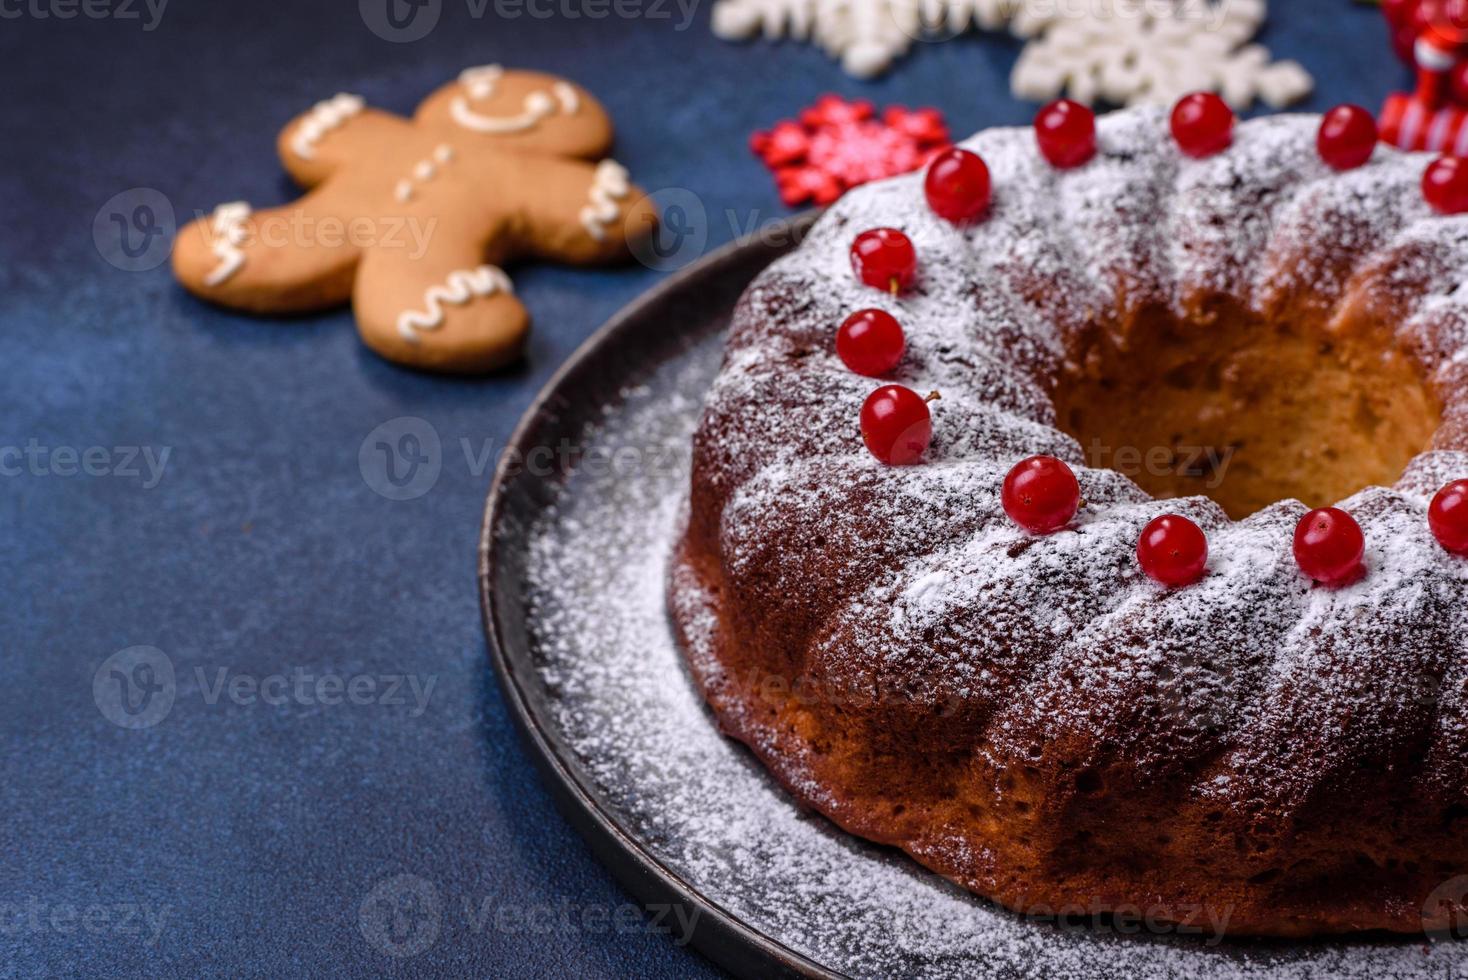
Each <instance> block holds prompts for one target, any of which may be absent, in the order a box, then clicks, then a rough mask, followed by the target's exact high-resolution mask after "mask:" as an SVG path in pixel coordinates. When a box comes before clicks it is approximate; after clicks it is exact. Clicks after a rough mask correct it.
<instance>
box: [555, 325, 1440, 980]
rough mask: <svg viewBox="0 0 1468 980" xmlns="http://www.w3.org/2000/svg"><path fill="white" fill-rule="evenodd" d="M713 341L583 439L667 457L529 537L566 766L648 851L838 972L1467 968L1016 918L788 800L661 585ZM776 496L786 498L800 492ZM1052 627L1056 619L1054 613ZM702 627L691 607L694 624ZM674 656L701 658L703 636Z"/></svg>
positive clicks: (1144, 977)
mask: <svg viewBox="0 0 1468 980" xmlns="http://www.w3.org/2000/svg"><path fill="white" fill-rule="evenodd" d="M720 346H721V341H720V340H719V339H718V338H714V340H713V342H712V343H709V342H706V343H705V344H704V345H703V346H702V347H701V348H700V349H699V350H698V351H696V352H695V353H694V354H693V355H692V356H691V357H690V358H688V359H687V360H685V361H678V362H674V363H672V364H669V365H668V366H667V367H665V368H664V369H663V370H662V371H661V372H660V374H659V376H658V377H657V378H655V379H654V380H653V383H652V384H651V385H649V386H648V387H640V388H638V389H637V390H635V391H632V392H629V393H628V397H627V399H626V403H625V404H624V405H619V406H617V407H615V408H614V409H613V410H611V411H609V412H608V414H607V416H606V417H605V419H604V420H603V421H602V422H600V423H599V424H597V425H596V426H594V427H593V428H592V429H590V430H589V431H588V432H587V433H586V435H585V437H584V439H583V440H582V444H583V445H584V446H585V447H586V449H587V450H588V451H593V450H602V451H605V452H607V453H611V452H614V451H615V450H617V449H622V448H627V447H631V448H634V449H638V450H644V451H645V450H656V453H655V455H659V456H663V455H664V454H666V456H665V458H666V459H668V460H676V461H677V462H676V464H675V465H668V466H658V467H653V468H648V469H643V470H639V471H636V472H634V473H630V474H629V473H627V472H618V473H614V472H611V471H602V472H596V471H593V470H590V469H588V470H586V471H583V472H579V473H577V474H575V475H573V476H572V477H571V479H570V480H569V481H568V484H567V485H566V486H565V487H564V488H563V489H562V490H561V491H560V493H559V494H558V497H557V502H556V503H554V504H553V505H552V506H550V507H549V509H548V510H546V511H545V512H544V515H543V517H542V518H541V520H540V521H539V522H538V523H537V525H536V526H535V528H534V529H533V531H532V533H531V535H530V551H529V555H528V561H527V573H526V574H527V580H526V589H527V593H528V595H529V600H530V605H531V607H532V613H531V634H532V635H531V644H532V650H533V653H534V657H535V662H536V664H537V666H538V669H539V674H540V680H541V682H542V684H543V687H544V688H545V690H546V692H547V694H548V699H549V704H550V706H551V711H552V719H551V721H552V723H553V724H554V726H555V727H556V728H557V729H558V730H559V731H560V733H561V734H562V736H563V737H564V738H565V739H566V741H567V743H568V744H569V745H570V746H571V747H572V749H573V751H574V754H575V757H574V759H572V760H571V762H572V764H573V767H574V768H575V769H576V771H577V772H578V773H579V777H580V778H582V779H584V780H585V782H586V784H587V785H588V786H589V787H591V788H592V789H593V791H594V792H595V793H597V794H598V795H599V796H600V798H602V799H603V800H606V801H608V805H609V806H610V807H611V815H612V817H613V818H614V819H615V820H616V821H617V822H618V824H619V825H620V826H622V827H623V828H624V829H625V830H627V831H628V832H629V833H630V834H632V835H633V836H634V837H635V838H636V839H637V840H638V841H639V842H640V846H642V847H643V848H644V849H645V850H646V851H647V852H648V853H649V854H650V855H651V856H652V857H654V858H655V859H657V860H659V861H661V862H662V863H664V864H665V865H667V866H668V867H670V868H671V869H672V870H673V871H675V872H676V873H678V874H679V875H680V876H682V877H683V879H684V880H685V881H687V882H688V883H689V884H690V885H691V886H692V887H693V888H694V889H695V890H697V891H698V892H699V893H700V894H701V895H703V896H704V897H706V898H707V899H709V900H710V901H712V902H715V903H717V904H718V905H720V906H721V907H723V908H725V909H727V910H729V911H730V912H731V913H732V914H734V915H736V916H737V917H739V918H740V919H741V920H742V921H744V922H746V923H747V924H749V925H750V926H751V927H753V928H755V929H757V930H759V931H761V932H762V933H764V934H765V935H767V936H769V937H771V938H773V939H774V940H776V941H778V942H781V943H783V944H785V945H787V946H789V947H790V948H792V949H794V950H796V951H797V952H799V953H802V954H804V955H806V956H809V957H811V958H812V959H814V960H815V961H817V962H819V963H821V964H823V965H824V966H826V967H828V968H830V969H833V970H836V971H839V972H842V973H844V974H846V975H849V976H854V977H890V976H910V977H924V978H950V977H952V978H959V977H975V976H994V977H1013V978H1033V980H1050V978H1055V977H1086V978H1088V980H1089V978H1098V980H1174V978H1177V977H1181V976H1187V977H1197V978H1200V980H1235V978H1246V977H1248V978H1265V977H1269V978H1280V980H1294V978H1299V980H1306V978H1310V980H1315V978H1320V980H1324V978H1327V977H1329V978H1332V980H1381V978H1398V980H1405V978H1417V977H1420V978H1423V980H1427V978H1433V980H1442V978H1445V977H1454V976H1458V975H1461V971H1463V970H1468V956H1465V955H1462V953H1460V950H1462V949H1463V948H1464V947H1463V946H1462V944H1456V945H1455V944H1438V945H1435V946H1431V947H1429V946H1426V945H1424V944H1422V943H1385V944H1370V943H1335V944H1321V943H1316V944H1308V945H1286V944H1254V945H1249V946H1235V945H1233V944H1224V945H1223V946H1221V947H1214V946H1209V945H1206V943H1205V939H1203V938H1199V937H1172V938H1169V937H1159V938H1149V937H1148V936H1147V935H1145V934H1144V935H1142V936H1128V935H1120V934H1117V933H1114V932H1108V931H1094V930H1091V929H1078V928H1076V927H1074V926H1072V927H1070V928H1058V927H1056V926H1055V925H1053V924H1047V923H1043V922H1031V921H1027V920H1025V919H1023V918H1021V917H1019V916H1015V915H1013V914H1011V913H1008V912H1006V911H1004V910H1002V909H997V908H995V907H994V906H992V905H990V904H989V903H987V902H985V901H983V900H982V899H978V898H975V897H974V896H971V895H968V894H966V893H964V892H962V891H961V890H959V889H957V888H955V887H954V886H952V885H950V884H949V883H947V882H945V881H943V880H942V879H940V878H939V877H938V876H936V875H933V874H931V873H929V872H927V871H925V870H924V869H923V868H921V867H919V866H918V865H916V864H915V863H913V862H912V861H909V860H907V859H906V858H905V857H903V856H901V855H898V854H895V853H894V852H892V851H890V850H887V849H883V848H878V847H875V846H873V845H869V844H866V843H863V842H861V841H858V840H856V839H854V838H851V837H849V836H848V835H846V834H844V833H842V832H841V831H840V830H838V829H836V828H835V827H833V826H832V825H830V824H828V823H827V822H826V821H824V820H822V819H820V818H819V817H813V816H811V815H810V814H808V813H806V812H804V811H802V810H801V809H800V808H798V807H797V806H796V805H795V804H794V803H793V802H792V800H791V799H790V797H789V796H788V795H787V794H786V793H785V792H784V790H782V789H781V788H780V787H779V786H778V785H776V783H775V782H774V780H773V779H771V778H770V777H769V776H768V775H767V774H766V773H765V772H764V770H763V769H762V768H761V767H760V766H758V764H756V763H755V762H753V760H752V759H751V758H750V757H749V755H748V754H747V753H746V752H744V751H743V750H742V749H741V748H740V747H739V746H737V745H736V744H735V743H733V742H731V741H730V740H728V739H726V738H724V737H723V736H722V735H721V734H720V733H719V732H718V730H717V728H716V726H715V725H714V723H713V721H712V719H711V718H710V717H709V714H708V712H707V711H706V710H705V709H704V707H703V704H702V702H701V697H700V694H699V692H698V691H697V690H695V688H694V687H693V685H692V684H691V683H690V681H689V679H688V677H687V675H686V673H685V671H684V669H683V665H682V662H681V660H682V657H681V654H680V651H679V650H678V649H677V648H676V646H675V645H674V642H673V639H672V637H671V635H670V633H669V628H668V623H667V616H666V610H665V599H664V596H665V593H664V586H665V582H666V576H667V573H668V560H669V556H670V554H671V553H672V551H673V549H674V544H675V541H676V539H677V536H678V534H679V533H680V530H681V525H680V523H679V512H680V509H681V508H682V506H683V498H684V495H685V494H686V492H687V480H688V470H687V446H688V440H689V437H690V436H691V434H692V431H693V427H694V425H695V424H696V422H697V420H698V414H699V411H700V406H701V404H702V400H703V397H704V393H705V391H706V389H707V386H708V383H709V379H710V377H711V376H712V374H713V372H714V370H715V369H716V367H717V365H718V363H719V358H720V350H719V348H720ZM647 458H650V456H649V457H647ZM852 459H853V461H855V460H856V457H855V456H853V457H852ZM944 472H945V474H946V475H947V476H949V477H951V478H952V480H951V482H945V483H943V484H942V487H941V488H940V489H939V490H937V491H934V492H933V493H932V494H930V495H929V496H931V497H945V495H946V498H945V499H946V500H947V501H948V502H949V503H950V504H951V505H952V506H953V507H955V508H958V507H961V506H962V505H963V502H962V500H961V494H962V492H963V491H964V489H965V487H966V486H968V485H969V484H966V483H964V481H963V480H962V479H960V478H959V471H958V470H957V469H956V468H955V469H952V470H945V471H944ZM1437 477H1438V475H1437V474H1433V475H1430V476H1429V477H1427V478H1426V480H1425V482H1427V483H1433V482H1440V481H1438V479H1437ZM1118 479H1119V478H1118ZM821 486H822V488H825V487H826V486H827V484H821ZM821 492H826V491H825V490H824V489H822V490H819V491H812V494H818V493H821ZM987 492H991V493H992V489H991V490H989V491H987ZM790 496H791V498H793V502H800V500H801V499H802V498H803V497H804V494H802V493H797V492H793V491H792V492H791V494H790ZM914 503H915V501H914V500H908V501H907V502H906V504H905V505H904V506H912V505H914ZM1244 545H1245V542H1243V541H1240V542H1238V548H1237V550H1234V551H1233V554H1234V556H1235V560H1237V561H1238V562H1239V563H1247V562H1251V561H1253V560H1254V559H1256V558H1263V557H1266V553H1267V552H1270V551H1273V550H1274V546H1273V543H1272V542H1270V541H1267V540H1259V541H1255V542H1252V543H1251V544H1250V546H1249V547H1248V548H1247V549H1246V548H1245V547H1244ZM1006 560H1008V559H1006ZM1373 560H1374V559H1373ZM927 577H928V576H915V577H914V578H913V579H912V581H911V582H909V583H907V584H908V585H909V586H913V585H915V584H916V583H918V582H920V581H923V579H924V578H927ZM949 580H952V576H950V575H945V576H944V577H943V579H942V580H938V579H933V578H929V579H928V584H927V588H926V589H924V590H922V591H921V600H920V601H919V599H918V597H917V596H915V595H913V596H908V597H907V599H906V600H905V602H906V605H905V609H906V610H907V613H908V614H910V615H913V616H931V615H933V614H934V612H935V610H929V609H928V608H927V603H928V601H929V600H930V599H931V598H935V597H936V596H938V595H941V594H942V593H943V589H942V588H935V587H937V586H942V585H944V584H945V582H947V581H949ZM687 599H688V601H689V602H690V603H692V602H695V601H696V600H695V598H694V597H692V596H689V597H687ZM695 608H696V607H695ZM889 612H890V610H889ZM690 619H693V620H696V619H697V617H696V616H690ZM1051 623H1052V626H1053V628H1057V629H1059V630H1060V632H1061V633H1064V632H1065V631H1066V630H1067V628H1068V627H1067V626H1066V624H1065V621H1064V619H1063V618H1062V616H1061V614H1059V613H1056V614H1055V615H1054V616H1053V617H1052V619H1051ZM713 628H714V623H713V618H712V616H711V615H707V616H705V619H704V628H703V631H697V630H695V634H696V635H702V636H704V637H708V636H710V635H711V634H712V631H713ZM687 653H688V655H689V657H690V658H692V659H694V660H696V661H701V662H703V663H705V664H707V663H709V662H710V656H709V653H710V652H709V651H708V650H707V649H700V648H697V647H695V648H694V649H692V650H689V651H687ZM1455 971H1457V972H1455Z"/></svg>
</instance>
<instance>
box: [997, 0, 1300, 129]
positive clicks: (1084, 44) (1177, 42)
mask: <svg viewBox="0 0 1468 980" xmlns="http://www.w3.org/2000/svg"><path fill="white" fill-rule="evenodd" d="M1062 6H1063V5H1049V4H1047V5H1045V8H1046V9H1048V11H1049V15H1048V16H1040V15H1038V13H1037V12H1039V11H1041V9H1042V8H1041V7H1040V5H1037V4H1027V5H1026V6H1025V7H1024V8H1023V9H1022V11H1021V12H1020V14H1019V15H1017V16H1016V18H1015V20H1014V23H1013V24H1012V25H1011V26H1012V28H1013V30H1014V31H1015V32H1016V33H1017V34H1019V35H1020V36H1021V37H1029V38H1032V40H1031V42H1030V44H1029V45H1027V46H1026V48H1025V50H1024V52H1023V53H1022V54H1021V55H1020V58H1019V61H1018V63H1016V64H1015V66H1014V73H1013V75H1011V77H1010V87H1011V89H1012V90H1013V92H1014V94H1015V95H1016V96H1018V97H1019V98H1022V99H1029V100H1032V101H1036V102H1045V101H1048V100H1050V99H1053V98H1056V97H1057V96H1060V95H1067V96H1069V97H1070V98H1072V99H1075V100H1076V101H1077V102H1085V103H1087V104H1090V103H1093V102H1096V101H1099V100H1104V101H1107V102H1111V103H1115V104H1117V105H1134V104H1136V103H1141V102H1150V103H1158V104H1163V105H1168V104H1171V103H1173V102H1175V101H1176V100H1177V99H1178V98H1180V97H1182V96H1183V95H1186V94H1187V93H1189V92H1196V91H1199V90H1206V91H1213V92H1218V93H1220V94H1221V95H1222V96H1223V98H1224V99H1225V100H1226V101H1227V102H1228V103H1229V104H1230V105H1232V106H1234V107H1235V108H1237V109H1245V108H1248V107H1249V106H1250V105H1251V104H1253V102H1254V100H1255V98H1261V99H1263V100H1264V101H1265V102H1266V103H1268V104H1269V105H1271V106H1273V107H1275V108H1280V107H1283V106H1285V105H1288V104H1290V103H1291V102H1295V101H1298V100H1299V99H1302V98H1304V97H1305V96H1306V95H1309V94H1310V91H1311V89H1312V87H1313V85H1314V82H1313V80H1312V79H1311V78H1310V76H1309V74H1307V73H1306V71H1305V69H1303V68H1302V67H1300V65H1299V64H1297V63H1296V62H1293V61H1281V62H1271V60H1270V55H1269V52H1268V51H1267V50H1266V49H1264V48H1263V47H1260V46H1259V45H1257V44H1247V43H1246V42H1248V41H1249V40H1250V39H1251V38H1253V36H1254V35H1255V34H1256V33H1258V30H1259V28H1260V26H1261V25H1262V24H1263V22H1264V16H1265V5H1264V0H1217V2H1214V0H1190V2H1181V3H1177V4H1174V5H1172V6H1171V7H1170V8H1169V7H1166V6H1162V7H1159V5H1158V4H1157V3H1156V2H1154V0H1129V2H1128V0H1114V2H1109V3H1108V2H1105V0H1090V5H1089V6H1088V7H1086V8H1084V9H1085V12H1084V13H1080V12H1077V11H1076V10H1074V9H1069V10H1065V11H1063V12H1062V11H1061V10H1060V7H1062Z"/></svg>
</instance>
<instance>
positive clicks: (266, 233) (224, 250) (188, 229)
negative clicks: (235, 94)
mask: <svg viewBox="0 0 1468 980" xmlns="http://www.w3.org/2000/svg"><path fill="white" fill-rule="evenodd" d="M339 196H340V192H336V191H333V190H332V188H331V186H330V185H326V186H323V187H321V188H318V189H317V190H315V191H312V192H311V193H310V194H307V195H306V196H305V197H303V198H301V199H300V200H299V201H296V202H295V203H294V204H290V205H286V206H285V207H279V208H271V209H269V210H265V211H254V210H252V209H251V208H250V207H249V205H248V204H246V203H245V202H243V201H236V202H233V203H230V204H221V205H220V206H219V207H217V208H215V209H214V210H213V212H211V213H210V214H207V215H204V216H202V217H200V218H197V219H195V220H194V221H192V222H190V223H189V224H188V225H186V226H184V227H183V228H182V229H180V230H179V233H178V236H177V237H176V238H175V239H174V243H173V272H174V275H175V276H176V277H177V278H178V281H179V282H180V283H181V284H182V285H183V287H184V288H185V289H187V290H188V291H189V292H191V293H193V294H194V295H195V296H198V297H200V298H201V299H206V300H209V301H210V302H214V303H219V304H221V305H223V306H229V307H233V308H235V309H240V310H249V311H251V312H255V313H303V312H307V311H310V310H320V309H326V308H328V307H332V306H337V305H340V304H342V303H344V302H346V301H347V299H348V298H349V297H350V296H351V291H352V275H353V272H354V271H355V269H356V267H357V262H358V260H359V259H360V257H361V249H360V248H359V247H358V246H357V245H356V244H354V243H353V242H352V240H351V235H350V234H349V233H348V232H349V231H350V226H349V225H347V224H346V223H345V222H344V220H343V219H342V218H341V217H340V215H341V214H343V213H349V212H344V211H343V205H344V203H345V202H341V203H338V202H337V200H336V198H338V197H339Z"/></svg>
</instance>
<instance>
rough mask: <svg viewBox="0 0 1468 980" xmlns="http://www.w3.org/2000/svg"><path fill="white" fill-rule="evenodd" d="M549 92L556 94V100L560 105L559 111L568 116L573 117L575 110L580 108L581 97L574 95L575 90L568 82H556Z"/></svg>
mask: <svg viewBox="0 0 1468 980" xmlns="http://www.w3.org/2000/svg"><path fill="white" fill-rule="evenodd" d="M551 91H552V92H554V93H555V94H556V99H557V101H559V102H560V103H561V111H562V112H564V113H565V114H566V115H568V116H574V115H575V114H576V110H577V109H580V108H581V96H579V95H577V94H576V89H575V87H574V86H573V85H571V84H570V83H569V82H556V83H555V84H554V85H552V86H551Z"/></svg>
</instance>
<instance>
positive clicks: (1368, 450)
mask: <svg viewBox="0 0 1468 980" xmlns="http://www.w3.org/2000/svg"><path fill="white" fill-rule="evenodd" d="M1102 334H1103V331H1100V330H1097V331H1093V332H1092V334H1091V339H1090V341H1089V343H1088V345H1087V346H1086V347H1085V348H1083V349H1082V350H1080V351H1079V352H1077V354H1076V357H1075V360H1074V362H1073V363H1072V365H1071V366H1070V368H1069V369H1068V370H1067V372H1066V373H1065V376H1064V377H1063V378H1062V380H1061V382H1060V384H1059V386H1058V388H1057V390H1056V392H1055V405H1056V410H1057V412H1058V415H1059V423H1060V427H1061V428H1062V429H1064V430H1065V431H1066V432H1068V433H1069V434H1070V435H1072V436H1074V437H1075V438H1076V440H1077V441H1079V442H1080V444H1081V446H1082V448H1083V449H1084V450H1085V453H1086V459H1087V462H1088V463H1089V464H1090V465H1091V466H1093V467H1104V468H1109V469H1113V470H1117V471H1119V472H1121V473H1124V474H1125V475H1127V476H1129V477H1131V478H1132V479H1133V480H1135V481H1136V482H1137V483H1138V484H1139V485H1140V486H1141V487H1142V488H1143V489H1144V490H1146V491H1147V492H1148V493H1150V494H1152V495H1153V496H1154V497H1157V498H1171V497H1187V496H1194V495H1201V496H1207V497H1212V498H1213V499H1214V500H1216V501H1217V502H1218V503H1219V504H1220V505H1221V506H1222V507H1223V509H1224V510H1225V511H1227V512H1228V514H1229V516H1230V517H1233V518H1235V519H1238V518H1242V517H1247V516H1248V515H1250V514H1252V513H1254V512H1255V511H1257V510H1260V509H1261V508H1264V507H1267V506H1268V505H1270V504H1272V503H1274V502H1275V501H1278V500H1283V499H1286V498H1291V497H1293V498H1296V499H1298V500H1302V501H1304V502H1305V503H1306V504H1308V505H1309V506H1311V507H1323V506H1327V505H1330V504H1334V503H1336V502H1338V501H1339V500H1341V499H1342V498H1344V497H1348V496H1350V495H1351V494H1353V493H1355V492H1356V491H1357V490H1360V489H1361V488H1363V487H1366V486H1371V485H1373V484H1376V485H1384V486H1390V485H1391V484H1392V483H1395V482H1396V480H1397V479H1398V478H1399V477H1400V476H1401V474H1402V470H1403V469H1404V468H1405V467H1406V465H1407V464H1408V462H1410V461H1411V459H1412V457H1414V456H1416V455H1417V454H1418V453H1420V452H1422V451H1423V450H1424V449H1426V448H1427V446H1428V443H1429V442H1430V441H1431V439H1432V435H1433V433H1434V432H1435V431H1436V430H1437V427H1438V424H1439V423H1440V422H1441V420H1442V409H1441V407H1440V405H1439V403H1438V401H1437V399H1436V398H1435V397H1434V396H1433V394H1432V392H1431V391H1430V390H1429V388H1428V386H1427V385H1426V383H1425V382H1424V380H1423V378H1422V377H1421V375H1420V373H1419V371H1418V370H1417V368H1416V366H1415V364H1414V363H1413V361H1412V359H1411V358H1410V357H1408V356H1407V355H1406V354H1405V353H1403V352H1402V351H1401V350H1400V349H1399V348H1398V347H1397V345H1396V342H1395V340H1394V338H1391V337H1389V336H1372V337H1357V336H1352V337H1348V336H1335V335H1326V334H1325V333H1324V332H1322V331H1321V330H1319V329H1314V328H1310V329H1306V328H1303V327H1296V326H1293V325H1287V324H1271V323H1265V322H1261V321H1260V320H1258V319H1257V318H1254V317H1249V316H1244V315H1239V314H1222V315H1219V316H1218V317H1217V318H1216V319H1214V320H1212V321H1210V322H1208V323H1206V324H1191V323H1180V322H1177V321H1174V320H1172V319H1171V318H1169V317H1146V318H1143V320H1142V321H1141V322H1140V323H1139V324H1138V325H1137V327H1136V328H1135V329H1134V330H1133V331H1132V332H1131V334H1130V336H1129V337H1128V338H1127V341H1126V347H1125V349H1121V348H1120V347H1118V346H1117V344H1116V341H1115V338H1113V337H1109V336H1103V335H1102Z"/></svg>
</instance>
